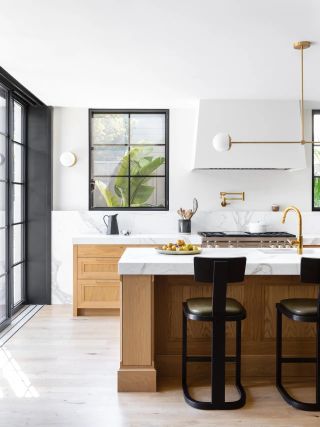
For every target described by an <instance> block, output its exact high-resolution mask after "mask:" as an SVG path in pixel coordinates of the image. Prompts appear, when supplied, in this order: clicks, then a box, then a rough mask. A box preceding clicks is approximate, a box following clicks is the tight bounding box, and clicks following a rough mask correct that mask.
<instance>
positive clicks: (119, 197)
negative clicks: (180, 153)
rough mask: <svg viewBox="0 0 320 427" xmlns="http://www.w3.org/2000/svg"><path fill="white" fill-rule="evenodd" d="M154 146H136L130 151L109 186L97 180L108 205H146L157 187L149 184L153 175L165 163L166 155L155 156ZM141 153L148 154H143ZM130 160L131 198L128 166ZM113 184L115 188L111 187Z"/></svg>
mask: <svg viewBox="0 0 320 427" xmlns="http://www.w3.org/2000/svg"><path fill="white" fill-rule="evenodd" d="M150 153H152V147H134V148H131V150H130V152H129V151H128V152H127V153H126V154H125V155H124V156H123V158H122V159H121V162H120V164H119V167H118V170H117V176H116V178H115V179H114V180H113V181H111V183H110V184H109V186H107V185H106V184H104V183H103V182H102V181H96V184H97V188H98V189H99V191H100V193H101V195H102V196H103V198H104V200H105V202H106V205H107V206H108V207H119V206H120V207H124V206H132V207H139V206H145V205H146V203H147V201H148V199H150V197H151V196H152V193H153V192H154V190H155V188H154V186H151V185H148V182H149V181H150V179H152V175H153V174H154V173H155V172H156V171H157V169H159V167H160V166H162V165H163V164H164V163H165V158H164V157H161V156H159V157H153V156H151V155H149V154H150ZM141 154H147V155H144V156H141ZM129 161H130V174H131V180H130V200H129V178H128V168H129ZM145 175H151V176H145ZM111 186H113V189H111V188H110V187H111Z"/></svg>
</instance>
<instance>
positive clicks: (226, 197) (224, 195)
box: [220, 191, 244, 208]
mask: <svg viewBox="0 0 320 427" xmlns="http://www.w3.org/2000/svg"><path fill="white" fill-rule="evenodd" d="M230 195H231V196H238V197H229V196H230ZM220 199H222V201H221V206H222V207H223V208H225V207H226V206H227V205H230V203H228V201H229V200H242V201H244V191H242V192H241V193H227V192H226V191H220Z"/></svg>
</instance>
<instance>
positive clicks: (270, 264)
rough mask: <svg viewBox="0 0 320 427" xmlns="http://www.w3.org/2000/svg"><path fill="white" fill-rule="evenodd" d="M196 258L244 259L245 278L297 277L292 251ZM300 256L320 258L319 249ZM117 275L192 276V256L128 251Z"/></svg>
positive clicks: (212, 252)
mask: <svg viewBox="0 0 320 427" xmlns="http://www.w3.org/2000/svg"><path fill="white" fill-rule="evenodd" d="M197 256H204V257H216V258H219V257H237V256H245V257H246V258H247V266H246V275H299V274H300V259H301V255H298V254H297V251H296V249H248V248H239V249H236V248H235V249H231V248H225V249H222V248H219V249H203V250H202V253H201V254H200V255H197ZM303 256H306V257H314V258H320V248H319V249H318V248H316V249H313V248H312V249H311V248H305V249H304V253H303ZM119 273H120V274H128V275H131V274H150V275H189V274H190V275H193V256H192V255H162V254H158V253H157V252H156V251H155V249H154V248H128V249H126V250H125V252H124V254H123V255H122V257H121V258H120V261H119Z"/></svg>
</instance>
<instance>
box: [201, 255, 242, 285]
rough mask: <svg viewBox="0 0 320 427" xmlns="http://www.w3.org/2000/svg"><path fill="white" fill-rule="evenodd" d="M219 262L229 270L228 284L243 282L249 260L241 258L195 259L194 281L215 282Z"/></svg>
mask: <svg viewBox="0 0 320 427" xmlns="http://www.w3.org/2000/svg"><path fill="white" fill-rule="evenodd" d="M217 262H219V263H221V262H224V263H226V267H227V268H226V270H227V277H226V282H227V283H235V282H243V280H244V273H245V269H246V262H247V259H246V258H245V257H239V258H204V257H194V280H196V281H197V282H208V283H212V282H213V281H214V273H216V274H217V269H216V268H215V264H216V263H217Z"/></svg>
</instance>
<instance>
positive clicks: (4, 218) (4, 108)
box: [0, 85, 10, 329]
mask: <svg viewBox="0 0 320 427" xmlns="http://www.w3.org/2000/svg"><path fill="white" fill-rule="evenodd" d="M8 104H9V100H8V91H7V90H6V89H5V88H4V87H3V86H1V85H0V329H1V328H2V327H5V326H6V325H7V324H8V321H9V317H10V308H9V307H10V305H9V263H8V255H9V217H8V205H9V203H8V197H9V165H8V147H9V144H8V141H9V120H8V119H9V116H8V111H9V108H8Z"/></svg>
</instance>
